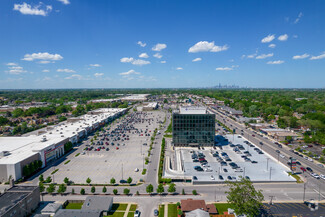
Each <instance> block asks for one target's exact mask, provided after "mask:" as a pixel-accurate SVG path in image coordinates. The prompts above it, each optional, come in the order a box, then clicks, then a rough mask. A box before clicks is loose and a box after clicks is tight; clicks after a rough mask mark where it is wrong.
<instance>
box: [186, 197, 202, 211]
mask: <svg viewBox="0 0 325 217" xmlns="http://www.w3.org/2000/svg"><path fill="white" fill-rule="evenodd" d="M181 209H182V211H183V212H190V211H193V210H196V209H202V210H204V211H207V208H206V204H205V201H204V200H193V199H187V200H181Z"/></svg>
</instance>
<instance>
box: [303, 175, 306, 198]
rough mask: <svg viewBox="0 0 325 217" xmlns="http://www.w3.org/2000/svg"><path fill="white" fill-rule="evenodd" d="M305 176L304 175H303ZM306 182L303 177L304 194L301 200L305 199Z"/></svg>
mask: <svg viewBox="0 0 325 217" xmlns="http://www.w3.org/2000/svg"><path fill="white" fill-rule="evenodd" d="M305 177H306V176H305ZM306 184H307V180H306V179H305V182H304V196H303V198H302V201H305V195H306Z"/></svg>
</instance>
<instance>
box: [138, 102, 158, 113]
mask: <svg viewBox="0 0 325 217" xmlns="http://www.w3.org/2000/svg"><path fill="white" fill-rule="evenodd" d="M157 108H158V103H157V102H150V103H148V104H147V105H145V106H143V107H142V111H152V110H156V109H157Z"/></svg>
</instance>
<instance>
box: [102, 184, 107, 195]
mask: <svg viewBox="0 0 325 217" xmlns="http://www.w3.org/2000/svg"><path fill="white" fill-rule="evenodd" d="M102 192H103V193H104V194H105V193H106V192H107V188H106V187H105V186H104V187H103V190H102Z"/></svg>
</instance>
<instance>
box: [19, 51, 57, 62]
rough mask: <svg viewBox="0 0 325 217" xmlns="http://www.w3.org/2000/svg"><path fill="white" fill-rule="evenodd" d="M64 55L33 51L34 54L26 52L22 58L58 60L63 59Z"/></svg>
mask: <svg viewBox="0 0 325 217" xmlns="http://www.w3.org/2000/svg"><path fill="white" fill-rule="evenodd" d="M62 59H63V57H62V56H61V55H60V54H50V53H48V52H45V53H33V54H25V56H24V58H23V59H22V60H26V61H34V60H44V61H50V60H51V61H56V60H62Z"/></svg>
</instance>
